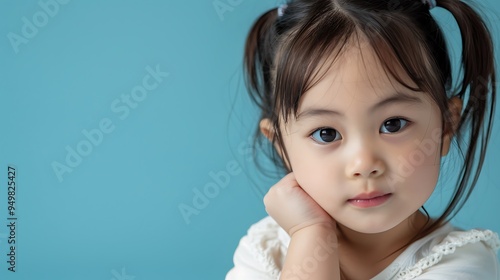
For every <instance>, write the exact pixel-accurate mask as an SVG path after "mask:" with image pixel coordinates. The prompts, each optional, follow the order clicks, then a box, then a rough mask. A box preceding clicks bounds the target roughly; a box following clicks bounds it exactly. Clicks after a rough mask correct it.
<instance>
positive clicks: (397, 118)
mask: <svg viewBox="0 0 500 280" xmlns="http://www.w3.org/2000/svg"><path fill="white" fill-rule="evenodd" d="M391 120H400V121H403V122H404V125H402V127H401V129H399V130H398V131H396V132H392V133H391V132H388V133H385V132H381V133H383V134H396V133H399V132H401V131H403V130H406V129H407V128H408V126H410V125H411V124H412V121H410V120H408V119H407V118H404V117H399V116H395V117H391V118H388V119H386V120H384V121H383V122H382V124H381V125H380V129H379V131H380V130H381V128H382V127H383V126H384V124H385V123H386V122H388V121H391ZM327 129H330V130H334V131H335V132H336V134H338V135H340V133H339V132H338V130H336V129H334V128H331V127H320V128H316V129H315V130H313V131H312V132H310V133H309V137H310V138H311V139H312V140H313V141H315V142H316V143H318V144H321V145H327V144H330V143H333V142H336V141H338V140H332V141H331V142H320V141H318V140H316V139H315V138H314V134H315V133H316V132H319V131H322V130H327ZM340 136H341V135H340ZM336 138H337V137H335V139H336Z"/></svg>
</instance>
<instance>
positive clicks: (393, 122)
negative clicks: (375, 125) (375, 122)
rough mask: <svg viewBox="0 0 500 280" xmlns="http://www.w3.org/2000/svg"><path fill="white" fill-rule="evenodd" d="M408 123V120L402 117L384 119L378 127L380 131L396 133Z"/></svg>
mask: <svg viewBox="0 0 500 280" xmlns="http://www.w3.org/2000/svg"><path fill="white" fill-rule="evenodd" d="M407 125H408V121H407V120H405V119H402V118H394V119H389V120H386V121H385V122H384V123H383V124H382V126H381V127H380V132H382V133H396V132H398V131H400V130H401V129H403V128H404V127H405V126H407Z"/></svg>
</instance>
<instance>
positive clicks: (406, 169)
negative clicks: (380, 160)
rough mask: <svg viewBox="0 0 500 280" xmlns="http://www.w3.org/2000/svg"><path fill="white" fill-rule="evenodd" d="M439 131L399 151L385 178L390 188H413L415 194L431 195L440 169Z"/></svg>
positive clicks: (432, 132)
mask: <svg viewBox="0 0 500 280" xmlns="http://www.w3.org/2000/svg"><path fill="white" fill-rule="evenodd" d="M440 131H441V130H440V129H435V130H434V131H429V133H427V134H426V135H425V137H424V138H422V140H415V141H414V142H413V143H411V144H409V145H407V146H406V147H402V148H401V149H399V152H398V153H397V154H399V156H398V157H397V158H396V161H394V162H393V163H392V166H391V169H390V170H391V172H389V174H388V175H389V176H388V177H387V178H388V182H389V183H390V184H389V185H390V186H391V187H397V186H405V187H407V188H414V189H415V193H416V194H421V195H424V196H425V195H427V194H430V193H432V190H434V187H435V185H436V182H437V179H438V176H439V169H440V161H441V155H440V146H441V138H440V137H441V133H440Z"/></svg>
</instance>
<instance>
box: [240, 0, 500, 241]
mask: <svg viewBox="0 0 500 280" xmlns="http://www.w3.org/2000/svg"><path fill="white" fill-rule="evenodd" d="M437 6H438V7H441V8H444V9H446V10H448V11H449V12H450V13H451V14H452V15H453V17H454V18H455V20H456V21H457V23H458V26H459V29H460V33H461V37H462V54H461V61H460V67H461V72H460V75H459V76H458V78H457V80H456V81H452V69H451V63H450V57H449V54H448V49H447V46H446V43H445V38H444V35H443V32H442V31H441V29H440V27H439V26H438V24H437V23H436V21H435V20H434V18H433V17H432V15H431V14H430V12H429V7H428V6H427V5H426V4H423V3H422V2H421V1H419V0H398V1H394V0H349V1H346V0H296V1H290V2H289V3H287V8H286V9H285V10H284V13H283V14H282V15H280V16H278V13H277V9H272V10H269V11H267V12H266V13H264V14H263V15H262V16H261V17H260V18H259V19H258V20H257V21H256V22H255V24H254V25H253V27H252V29H251V31H250V33H249V35H248V38H247V42H246V46H245V57H244V62H245V69H244V70H245V81H246V85H247V88H248V91H249V93H250V96H251V97H252V100H253V101H254V102H255V103H256V104H257V105H258V106H259V108H260V109H261V116H260V119H265V118H267V119H269V120H270V121H271V123H272V125H273V128H274V132H275V133H274V134H273V136H272V139H271V142H270V145H269V144H265V143H269V142H268V141H263V138H262V135H261V134H260V132H259V130H257V133H256V138H255V139H256V142H255V144H256V146H259V147H261V148H264V147H266V146H267V147H269V149H268V150H265V151H267V155H268V156H270V158H271V159H272V161H273V162H274V163H275V164H276V165H277V166H279V167H280V168H281V169H282V170H284V171H285V170H287V171H290V170H288V168H287V166H288V164H287V162H288V156H287V154H286V149H285V147H284V145H283V141H282V135H281V132H280V131H281V130H280V129H279V127H280V125H281V124H280V122H281V121H283V122H285V123H286V122H287V120H288V118H289V117H293V116H296V114H297V110H298V105H299V101H300V99H301V97H302V95H303V94H304V93H305V92H306V91H307V90H308V89H310V88H311V87H312V86H313V85H314V83H315V82H317V81H318V80H319V79H321V77H318V73H319V71H318V69H320V68H321V67H324V66H325V65H322V63H324V62H323V61H324V59H325V58H327V57H330V56H331V55H332V54H336V55H337V56H338V55H340V54H341V52H342V50H343V49H344V48H345V47H346V46H347V42H348V41H349V40H350V39H351V38H359V37H361V36H362V37H363V38H364V40H365V41H366V42H367V43H368V44H370V46H371V47H372V49H373V50H374V51H375V53H376V55H377V56H378V58H379V59H380V61H381V62H382V65H383V66H384V69H385V70H386V72H387V73H388V74H390V75H391V76H393V77H394V78H395V79H396V80H397V81H398V82H400V83H401V84H403V85H405V86H406V87H408V88H410V89H412V90H415V91H421V92H426V93H429V94H430V96H431V97H432V99H433V100H434V101H435V102H436V104H437V105H438V106H439V108H440V110H441V113H442V122H443V131H449V129H451V127H452V123H451V121H452V120H451V116H450V108H448V99H449V98H451V97H454V96H456V97H459V98H461V99H462V100H467V102H466V104H464V105H465V106H464V109H463V111H462V115H461V118H460V121H459V123H458V124H456V127H457V129H456V131H455V139H454V140H455V141H454V143H455V145H456V146H457V148H458V149H459V151H460V152H461V153H462V155H463V156H464V162H463V165H462V167H461V170H460V176H459V178H458V182H457V184H456V188H455V191H454V193H453V195H452V197H451V200H450V202H449V204H448V205H447V208H446V210H445V211H444V212H443V213H442V214H441V216H439V217H438V218H437V219H436V220H434V221H433V222H432V224H430V225H429V226H428V227H427V229H426V230H425V231H423V232H421V233H420V234H418V236H416V238H415V239H417V238H420V237H422V236H424V235H425V234H428V233H429V232H431V231H433V230H435V229H436V228H438V227H439V226H440V225H442V224H443V222H445V221H448V220H449V219H451V218H452V217H453V216H454V215H455V214H456V213H457V211H458V210H459V209H460V208H461V207H462V206H463V204H464V203H465V202H466V201H467V199H468V197H469V196H470V194H471V192H472V190H473V189H474V186H475V184H476V182H477V179H478V177H479V174H480V171H481V167H482V164H483V161H484V157H485V153H486V148H487V144H488V140H489V137H490V133H491V127H492V122H493V112H494V108H495V94H496V82H495V65H494V54H493V43H492V38H491V35H490V32H489V30H488V27H487V26H486V24H485V22H484V21H483V19H482V18H481V17H480V16H479V14H478V13H477V12H476V11H475V10H474V9H472V8H471V7H470V6H469V5H468V4H466V3H464V2H461V1H458V0H438V1H437ZM359 41H360V40H358V42H359ZM397 67H399V69H401V68H402V69H403V70H404V71H403V72H404V73H398V71H395V69H398V68H397ZM405 76H407V77H410V78H411V80H412V81H413V82H414V84H415V85H416V86H417V87H416V88H414V87H411V86H410V85H408V84H407V83H404V79H403V78H404V77H405ZM453 85H455V86H453ZM275 145H278V146H279V147H280V148H281V149H282V151H283V157H280V156H279V155H278V154H277V151H276V150H275V149H274V148H273V147H274V146H275ZM424 211H425V209H424Z"/></svg>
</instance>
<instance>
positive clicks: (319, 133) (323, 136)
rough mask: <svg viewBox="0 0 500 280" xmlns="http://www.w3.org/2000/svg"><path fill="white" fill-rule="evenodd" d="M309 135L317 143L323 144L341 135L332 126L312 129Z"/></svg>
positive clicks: (337, 138)
mask: <svg viewBox="0 0 500 280" xmlns="http://www.w3.org/2000/svg"><path fill="white" fill-rule="evenodd" d="M311 137H312V138H313V139H314V140H315V141H316V142H318V143H321V144H325V143H331V142H333V141H335V140H340V139H342V137H341V136H340V133H339V132H338V131H337V130H335V129H333V128H321V129H318V130H316V131H314V132H313V133H312V134H311Z"/></svg>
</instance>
